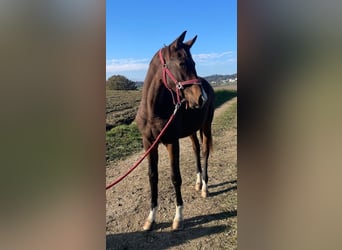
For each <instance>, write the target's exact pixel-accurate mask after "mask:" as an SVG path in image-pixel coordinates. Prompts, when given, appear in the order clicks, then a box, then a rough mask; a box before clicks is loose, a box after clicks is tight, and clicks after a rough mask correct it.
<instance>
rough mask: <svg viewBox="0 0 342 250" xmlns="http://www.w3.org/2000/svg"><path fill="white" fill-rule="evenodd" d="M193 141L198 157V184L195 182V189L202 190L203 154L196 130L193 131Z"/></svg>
mask: <svg viewBox="0 0 342 250" xmlns="http://www.w3.org/2000/svg"><path fill="white" fill-rule="evenodd" d="M190 138H191V142H192V148H193V150H194V153H195V157H196V184H195V189H196V191H200V190H201V188H202V180H201V179H202V178H201V174H202V168H201V155H200V144H199V141H198V138H197V134H196V132H195V133H193V134H192V135H191V136H190Z"/></svg>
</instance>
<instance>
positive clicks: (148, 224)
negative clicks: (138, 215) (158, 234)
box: [143, 220, 155, 231]
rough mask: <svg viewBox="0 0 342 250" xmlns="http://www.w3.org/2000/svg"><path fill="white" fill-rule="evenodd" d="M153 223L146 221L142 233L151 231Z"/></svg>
mask: <svg viewBox="0 0 342 250" xmlns="http://www.w3.org/2000/svg"><path fill="white" fill-rule="evenodd" d="M154 224H155V222H154V221H149V220H146V221H145V224H144V226H143V229H144V231H151V230H152V229H153V226H154Z"/></svg>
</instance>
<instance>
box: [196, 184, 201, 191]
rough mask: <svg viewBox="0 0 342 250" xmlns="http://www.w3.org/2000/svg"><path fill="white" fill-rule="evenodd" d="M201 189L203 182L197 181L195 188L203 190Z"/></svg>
mask: <svg viewBox="0 0 342 250" xmlns="http://www.w3.org/2000/svg"><path fill="white" fill-rule="evenodd" d="M201 189H202V183H196V185H195V190H196V191H201Z"/></svg>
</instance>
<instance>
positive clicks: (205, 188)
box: [202, 180, 208, 192]
mask: <svg viewBox="0 0 342 250" xmlns="http://www.w3.org/2000/svg"><path fill="white" fill-rule="evenodd" d="M202 192H208V187H207V183H205V181H204V180H202Z"/></svg>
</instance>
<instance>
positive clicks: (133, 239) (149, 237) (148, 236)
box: [106, 210, 237, 249]
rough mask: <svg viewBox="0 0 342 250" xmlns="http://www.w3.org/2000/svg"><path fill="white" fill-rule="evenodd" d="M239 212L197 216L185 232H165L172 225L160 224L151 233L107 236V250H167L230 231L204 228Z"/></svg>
mask: <svg viewBox="0 0 342 250" xmlns="http://www.w3.org/2000/svg"><path fill="white" fill-rule="evenodd" d="M236 216H237V211H236V210H234V211H228V212H221V213H216V214H208V215H201V216H195V217H192V218H189V219H185V220H184V230H183V231H179V232H171V231H163V229H166V228H170V227H171V223H159V224H157V225H156V226H155V229H154V230H153V231H151V232H129V233H120V234H110V235H107V236H106V249H167V248H169V247H173V246H178V245H180V244H183V243H186V242H188V241H189V240H193V239H197V238H200V237H203V236H205V237H208V236H209V235H213V234H217V233H221V232H223V231H229V230H230V226H229V225H217V226H210V227H208V226H202V225H203V224H206V223H209V222H211V221H220V220H224V219H228V218H230V217H236Z"/></svg>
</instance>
